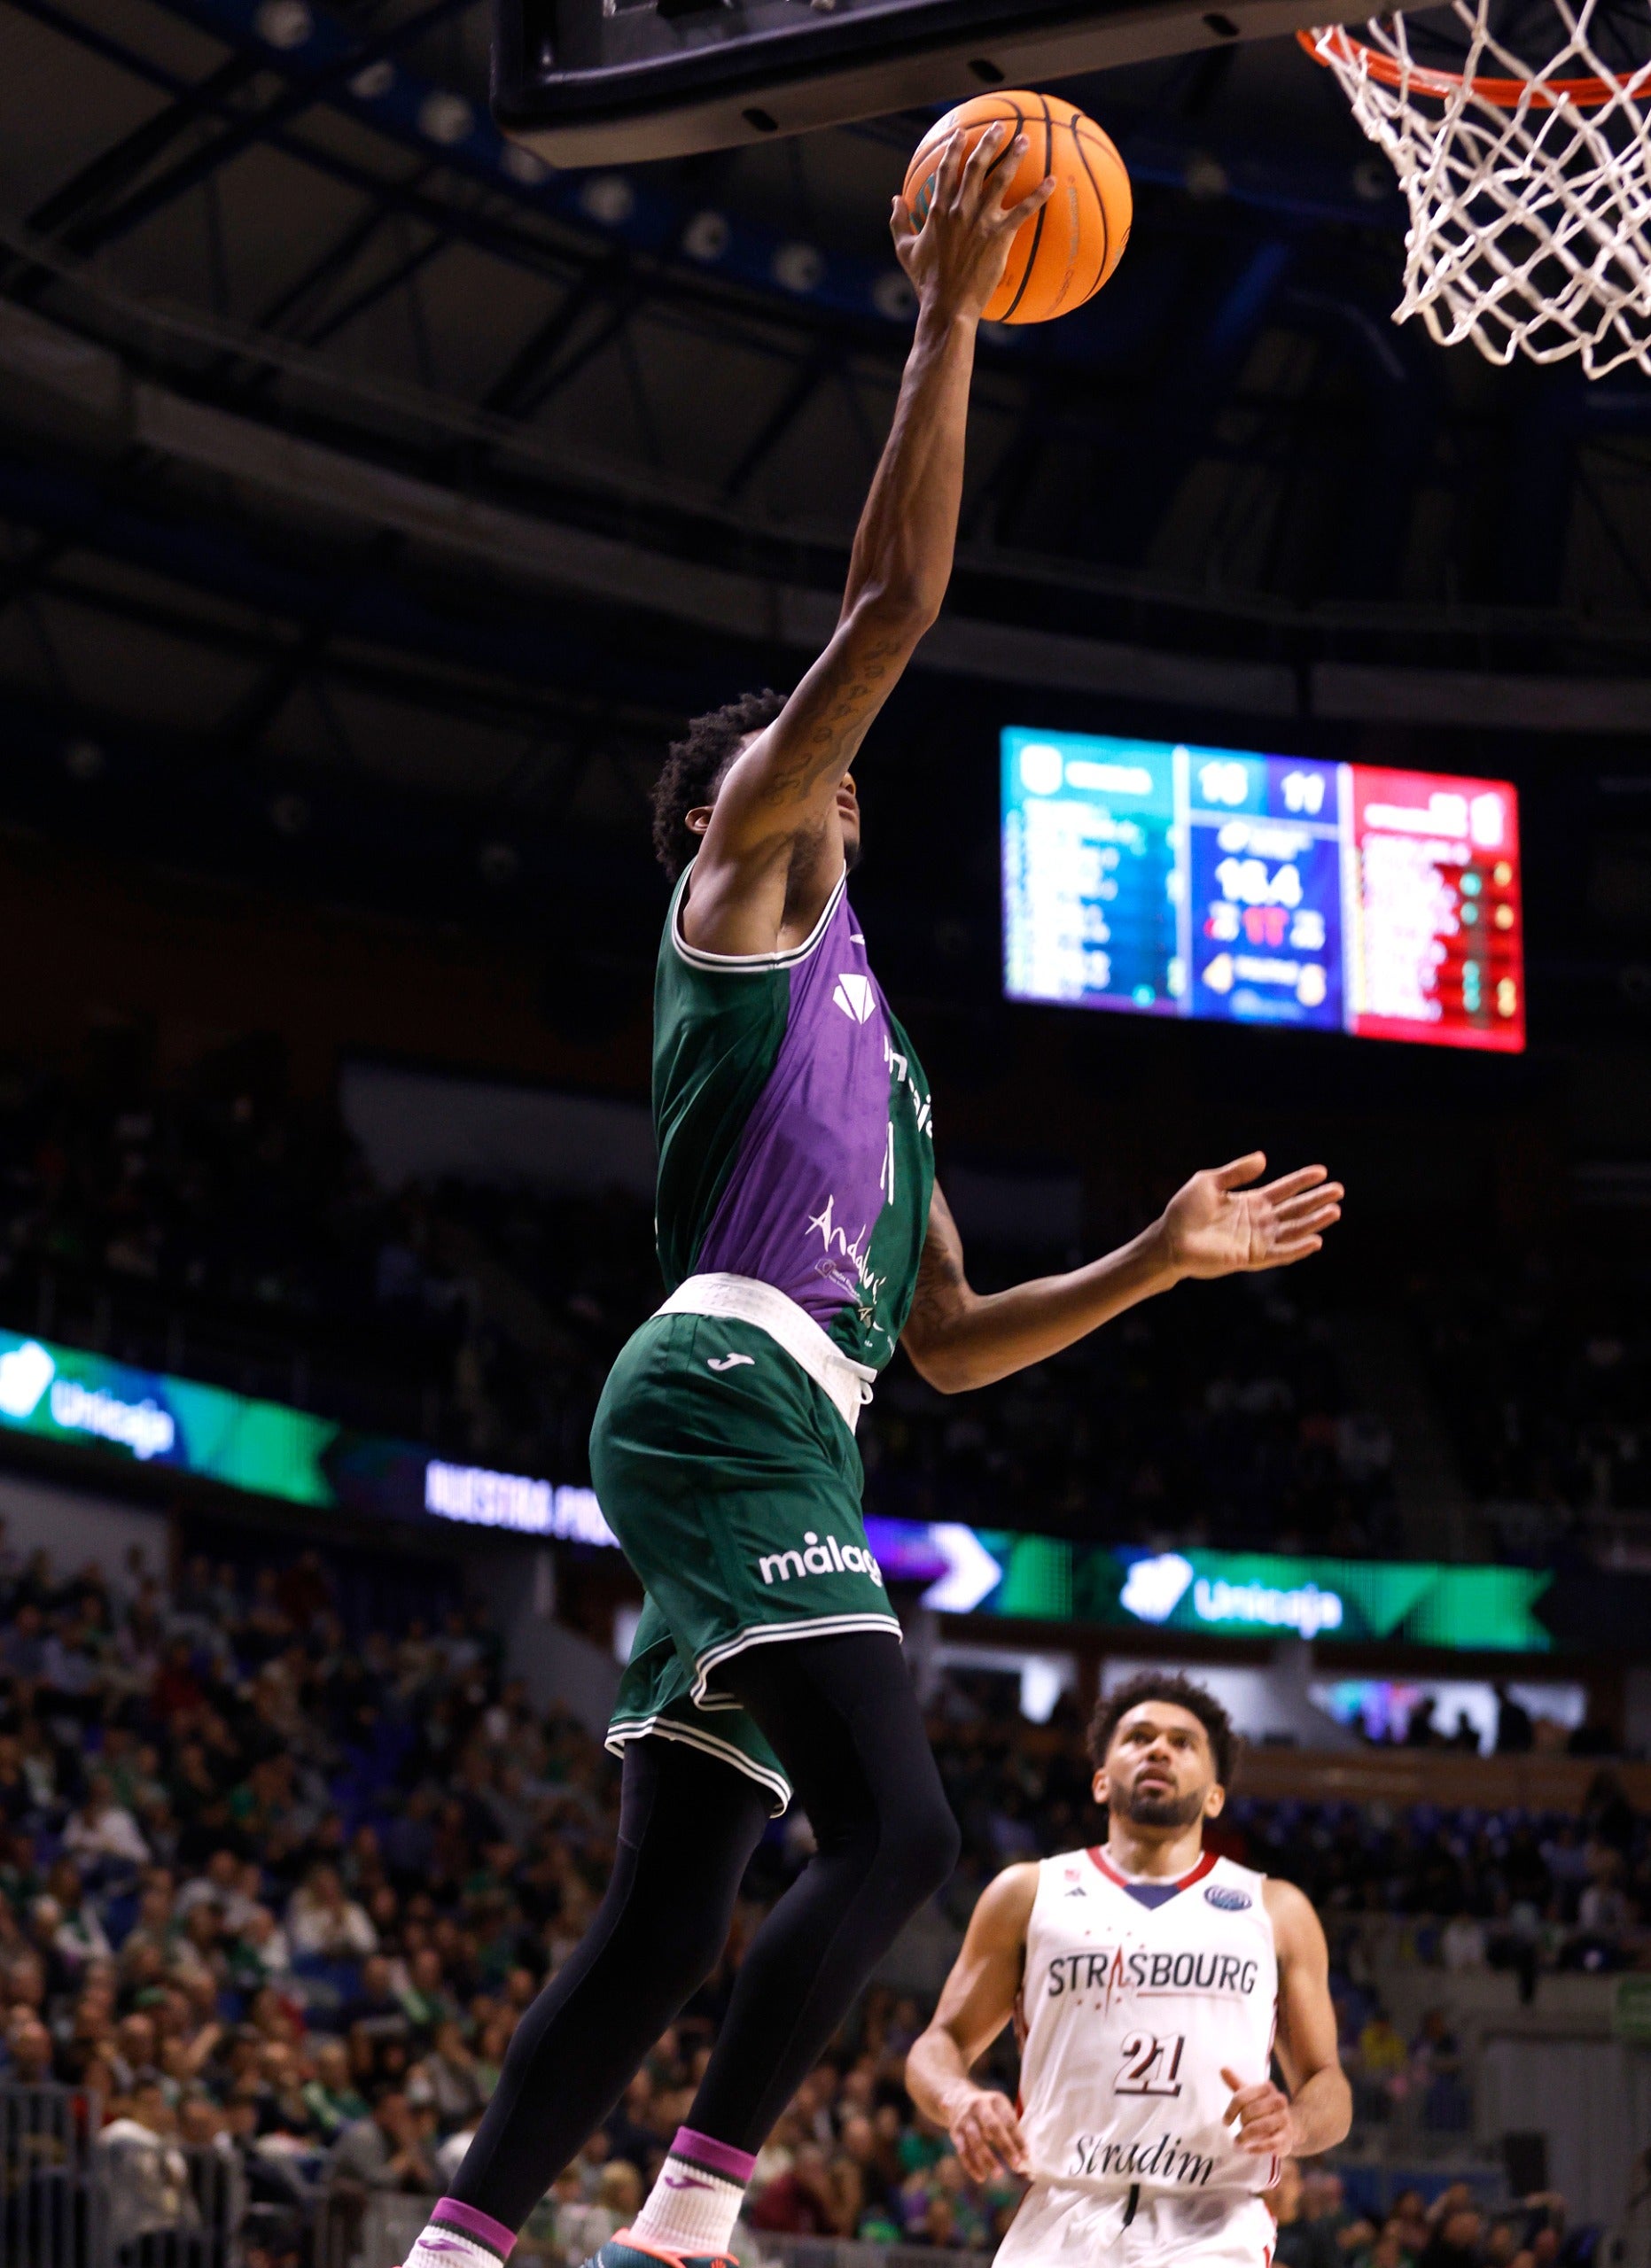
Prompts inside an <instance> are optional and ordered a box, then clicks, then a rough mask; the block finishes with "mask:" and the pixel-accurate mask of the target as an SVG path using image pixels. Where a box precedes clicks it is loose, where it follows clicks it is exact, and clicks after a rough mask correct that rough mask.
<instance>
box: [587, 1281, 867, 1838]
mask: <svg viewBox="0 0 1651 2268" xmlns="http://www.w3.org/2000/svg"><path fill="white" fill-rule="evenodd" d="M590 1471H591V1479H592V1480H593V1481H594V1483H595V1484H596V1496H597V1500H598V1502H599V1503H600V1504H601V1506H602V1510H603V1512H604V1515H605V1517H606V1518H607V1521H608V1525H609V1526H611V1528H612V1530H613V1532H614V1534H616V1535H617V1536H618V1537H619V1542H620V1543H621V1544H622V1545H623V1547H624V1550H625V1556H626V1557H627V1559H628V1560H629V1561H630V1563H631V1565H632V1566H633V1567H634V1568H635V1571H636V1573H637V1574H638V1575H639V1576H640V1577H641V1579H642V1585H643V1588H645V1590H646V1591H647V1594H648V1597H647V1601H646V1603H645V1604H644V1606H643V1610H642V1620H641V1621H640V1623H639V1624H638V1626H637V1630H636V1637H635V1643H634V1644H633V1646H632V1649H631V1658H630V1663H629V1666H627V1670H626V1672H625V1675H624V1678H623V1680H622V1682H621V1683H620V1687H619V1701H618V1704H617V1705H616V1707H615V1710H614V1713H613V1720H612V1722H611V1725H610V1726H609V1728H608V1746H609V1747H610V1748H611V1749H612V1750H613V1751H615V1752H616V1753H618V1752H619V1751H621V1750H622V1749H623V1747H624V1744H626V1742H627V1741H632V1740H640V1739H642V1737H643V1736H645V1735H647V1734H650V1733H652V1734H655V1735H657V1736H660V1737H662V1738H665V1739H667V1740H681V1741H686V1742H687V1743H689V1744H690V1745H691V1746H693V1747H696V1748H699V1749H703V1750H705V1751H706V1752H707V1753H708V1754H711V1755H713V1756H720V1757H722V1758H723V1759H725V1760H726V1761H727V1762H728V1763H729V1764H732V1765H733V1766H735V1767H736V1769H738V1770H740V1771H743V1772H745V1773H747V1774H749V1775H750V1776H751V1777H752V1779H754V1780H758V1781H760V1782H761V1783H762V1784H763V1785H764V1786H765V1787H767V1789H769V1790H771V1792H772V1793H773V1795H774V1798H775V1811H776V1813H777V1812H781V1811H783V1810H784V1808H785V1806H786V1805H787V1804H788V1803H789V1802H790V1792H791V1791H790V1782H789V1781H788V1780H787V1779H786V1776H785V1773H784V1770H783V1767H782V1766H781V1764H780V1761H779V1759H778V1758H777V1757H776V1756H775V1753H774V1751H773V1750H772V1749H771V1748H770V1747H769V1746H768V1744H767V1741H766V1740H764V1738H763V1736H762V1735H761V1733H760V1732H759V1730H758V1728H757V1726H756V1724H755V1723H754V1722H753V1721H752V1719H751V1717H750V1716H749V1715H748V1714H747V1713H746V1711H745V1710H744V1708H743V1707H742V1706H741V1705H740V1704H739V1702H737V1701H736V1699H735V1698H734V1697H733V1695H732V1694H730V1693H728V1692H727V1691H724V1690H719V1689H718V1685H717V1682H716V1672H717V1667H718V1665H719V1664H720V1663H722V1662H725V1661H727V1660H728V1659H729V1658H730V1657H731V1656H733V1655H735V1654H737V1653H742V1652H744V1651H745V1649H746V1648H747V1647H750V1646H761V1645H770V1644H775V1643H783V1641H785V1640H786V1639H790V1638H806V1637H818V1636H824V1635H828V1634H829V1633H830V1632H833V1631H840V1630H888V1631H890V1632H892V1634H893V1635H895V1636H896V1637H898V1636H899V1628H900V1626H899V1621H898V1620H897V1619H896V1618H895V1615H894V1612H893V1610H892V1607H891V1606H890V1604H889V1599H888V1594H887V1592H886V1591H885V1590H884V1584H883V1577H882V1575H881V1573H879V1571H878V1568H877V1564H876V1560H875V1559H874V1558H873V1557H872V1556H871V1550H870V1547H869V1546H868V1543H867V1542H866V1529H865V1523H864V1520H863V1518H862V1517H861V1509H860V1495H861V1487H862V1485H863V1482H864V1478H865V1476H864V1472H863V1470H862V1468H861V1461H860V1451H859V1450H858V1449H856V1447H855V1446H854V1437H853V1433H850V1431H849V1429H848V1427H847V1425H845V1423H844V1421H843V1418H842V1417H841V1416H840V1415H839V1413H838V1411H837V1409H836V1408H835V1406H834V1405H833V1403H832V1402H831V1401H830V1400H829V1396H828V1395H827V1394H825V1392H824V1391H823V1389H822V1387H821V1386H818V1385H817V1384H816V1383H815V1381H814V1379H812V1378H811V1377H810V1376H809V1374H808V1372H807V1371H805V1370H804V1369H803V1368H802V1366H801V1364H800V1363H798V1362H797V1361H796V1360H795V1359H794V1358H793V1357H792V1356H791V1355H788V1354H787V1353H786V1351H785V1349H784V1348H783V1347H781V1346H780V1345H779V1344H778V1343H777V1342H776V1341H775V1340H773V1339H771V1338H770V1337H769V1336H768V1333H767V1332H766V1331H764V1330H762V1329H760V1328H759V1326H758V1325H757V1324H752V1323H746V1322H744V1321H743V1320H740V1319H737V1318H734V1317H710V1316H699V1315H664V1314H662V1315H656V1316H651V1317H650V1318H649V1320H648V1321H647V1322H646V1323H644V1324H642V1328H641V1330H640V1331H638V1332H636V1333H635V1336H634V1337H633V1338H632V1339H631V1340H629V1341H628V1342H627V1345H626V1346H625V1348H623V1350H622V1351H621V1353H620V1355H619V1360H618V1362H617V1363H615V1364H614V1366H613V1371H612V1374H611V1377H610V1378H609V1379H608V1383H607V1386H606V1387H605V1388H604V1392H603V1396H602V1400H601V1402H600V1403H599V1404H598V1406H597V1410H596V1422H595V1424H594V1425H593V1426H592V1428H591V1436H590Z"/></svg>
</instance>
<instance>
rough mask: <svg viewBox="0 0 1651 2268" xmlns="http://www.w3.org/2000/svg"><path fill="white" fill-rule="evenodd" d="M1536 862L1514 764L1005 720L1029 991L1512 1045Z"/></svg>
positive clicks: (1020, 962) (1011, 935) (1007, 873)
mask: <svg viewBox="0 0 1651 2268" xmlns="http://www.w3.org/2000/svg"><path fill="white" fill-rule="evenodd" d="M1519 882H1520V874H1519V809H1518V800H1517V797H1516V796H1515V792H1514V789H1513V788H1511V787H1509V786H1508V785H1507V782H1506V781H1499V780H1460V779H1455V778H1452V777H1449V776H1446V775H1445V774H1442V773H1432V772H1390V771H1385V770H1382V769H1381V768H1379V767H1376V766H1374V765H1363V764H1327V763H1322V762H1320V761H1319V760H1318V759H1316V758H1313V757H1281V756H1261V755H1257V754H1254V753H1251V752H1249V751H1246V750H1237V749H1212V748H1190V747H1188V746H1186V745H1184V744H1182V743H1180V742H1176V743H1171V742H1164V741H1140V740H1126V739H1114V738H1112V737H1110V736H1105V735H1102V734H1086V733H1041V732H1037V731H1034V730H1032V729H1030V728H1028V727H1025V726H1009V728H1008V729H1007V730H1006V731H1005V733H1004V734H1003V956H1004V990H1005V992H1006V993H1007V995H1008V996H1009V998H1011V999H1015V1000H1054V1001H1060V1002H1063V1003H1064V1004H1066V1005H1068V1006H1072V1007H1080V1008H1118V1009H1124V1010H1126V1011H1129V1012H1131V1013H1133V1014H1144V1015H1158V1016H1195V1017H1201V1018H1210V1019H1214V1020H1218V1021H1221V1022H1225V1023H1248V1024H1285V1025H1299V1026H1305V1027H1307V1028H1309V1029H1317V1030H1328V1031H1346V1032H1352V1033H1354V1034H1356V1035H1357V1036H1358V1037H1361V1038H1367V1039H1415V1040H1424V1041H1428V1042H1430V1043H1432V1044H1433V1045H1437V1046H1444V1047H1481V1048H1497V1049H1500V1050H1503V1051H1504V1052H1509V1053H1516V1052H1519V1051H1520V1050H1521V1049H1523V1046H1524V1044H1525V983H1524V962H1523V922H1522V918H1521V908H1520V889H1519Z"/></svg>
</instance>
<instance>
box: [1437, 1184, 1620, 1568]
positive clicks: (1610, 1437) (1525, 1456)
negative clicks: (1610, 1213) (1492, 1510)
mask: <svg viewBox="0 0 1651 2268" xmlns="http://www.w3.org/2000/svg"><path fill="white" fill-rule="evenodd" d="M1581 1227H1585V1223H1583V1224H1580V1226H1579V1231H1578V1233H1577V1234H1575V1235H1573V1236H1570V1237H1568V1239H1567V1240H1566V1246H1565V1249H1564V1252H1563V1254H1562V1257H1560V1258H1550V1257H1549V1256H1547V1255H1545V1254H1540V1253H1526V1254H1520V1255H1517V1256H1514V1257H1509V1258H1505V1259H1504V1260H1502V1261H1501V1262H1499V1264H1498V1265H1495V1266H1489V1265H1487V1266H1484V1267H1482V1268H1479V1269H1472V1268H1465V1267H1460V1266H1459V1267H1458V1268H1456V1269H1455V1270H1452V1273H1451V1274H1450V1275H1449V1276H1448V1277H1445V1276H1444V1275H1443V1274H1442V1273H1440V1272H1437V1271H1434V1272H1427V1273H1423V1274H1421V1275H1420V1276H1419V1277H1418V1278H1417V1279H1416V1281H1415V1283H1414V1285H1413V1310H1414V1314H1415V1317H1416V1324H1417V1329H1418V1333H1419V1336H1420V1338H1421V1344H1422V1347H1423V1349H1424V1352H1425V1355H1426V1359H1427V1362H1428V1364H1429V1371H1430V1374H1431V1376H1432V1377H1433V1379H1434V1380H1435V1383H1436V1385H1437V1397H1438V1406H1439V1409H1440V1410H1441V1412H1442V1414H1443V1415H1444V1416H1445V1418H1446V1420H1447V1423H1448V1424H1449V1425H1450V1427H1451V1429H1452V1433H1453V1434H1454V1436H1455V1446H1456V1449H1457V1454H1458V1456H1459V1458H1460V1464H1461V1467H1462V1472H1463V1476H1464V1478H1465V1480H1467V1482H1468V1486H1469V1487H1470V1488H1471V1489H1472V1490H1473V1492H1474V1494H1475V1495H1476V1496H1477V1497H1479V1498H1480V1499H1481V1500H1482V1501H1483V1502H1485V1503H1490V1504H1491V1505H1494V1506H1497V1507H1499V1508H1500V1509H1499V1512H1498V1514H1497V1527H1498V1533H1499V1541H1500V1542H1501V1543H1502V1546H1503V1550H1504V1556H1505V1557H1515V1558H1524V1559H1529V1560H1530V1561H1532V1562H1535V1563H1538V1564H1541V1565H1555V1564H1558V1565H1564V1564H1566V1563H1567V1561H1569V1562H1571V1563H1572V1564H1578V1565H1580V1564H1585V1563H1586V1560H1587V1558H1588V1557H1589V1556H1590V1553H1589V1538H1588V1529H1589V1526H1590V1521H1591V1516H1595V1515H1599V1514H1601V1513H1605V1514H1608V1513H1610V1512H1612V1511H1624V1510H1626V1511H1631V1512H1632V1511H1651V1419H1648V1418H1647V1412H1651V1330H1647V1324H1646V1289H1647V1265H1646V1262H1645V1258H1644V1255H1643V1254H1639V1255H1636V1253H1635V1251H1634V1249H1633V1247H1632V1243H1631V1242H1630V1241H1629V1240H1627V1239H1624V1237H1623V1236H1622V1234H1621V1232H1620V1230H1619V1229H1616V1228H1615V1224H1614V1232H1613V1233H1612V1234H1611V1235H1610V1236H1607V1235H1606V1234H1605V1233H1603V1231H1602V1230H1597V1231H1595V1232H1594V1233H1593V1235H1592V1236H1588V1235H1585V1234H1584V1233H1581V1232H1580V1228H1581Z"/></svg>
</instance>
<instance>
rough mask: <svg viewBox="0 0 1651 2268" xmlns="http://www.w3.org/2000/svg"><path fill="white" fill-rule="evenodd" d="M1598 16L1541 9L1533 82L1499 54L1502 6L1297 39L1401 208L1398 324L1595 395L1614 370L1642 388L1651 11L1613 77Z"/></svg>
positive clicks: (1650, 209) (1548, 0)
mask: <svg viewBox="0 0 1651 2268" xmlns="http://www.w3.org/2000/svg"><path fill="white" fill-rule="evenodd" d="M1608 4H1609V0H1583V4H1582V5H1580V6H1577V7H1573V6H1572V5H1570V4H1569V0H1540V5H1541V13H1542V15H1543V17H1544V19H1547V20H1549V21H1550V22H1551V26H1552V29H1551V33H1548V32H1544V33H1541V34H1539V35H1538V36H1539V38H1540V40H1541V42H1542V43H1543V44H1545V45H1551V47H1552V52H1551V53H1550V54H1549V56H1548V58H1547V60H1546V62H1539V63H1535V64H1533V63H1532V62H1530V60H1529V59H1528V58H1526V57H1524V56H1522V55H1521V54H1519V53H1518V52H1516V51H1515V49H1514V48H1513V47H1512V46H1511V45H1510V44H1509V43H1508V41H1509V39H1510V38H1511V37H1512V36H1513V35H1512V33H1511V32H1510V31H1509V29H1508V26H1507V8H1506V5H1505V4H1502V0H1451V4H1450V5H1449V7H1448V8H1447V9H1438V10H1432V11H1429V12H1428V14H1427V15H1426V16H1425V17H1423V16H1418V17H1416V18H1414V19H1406V17H1405V16H1404V15H1391V16H1380V17H1375V18H1373V19H1371V20H1370V21H1369V22H1368V23H1367V24H1365V25H1363V26H1361V27H1359V31H1358V33H1357V34H1355V33H1354V32H1352V31H1350V30H1347V29H1344V28H1343V27H1341V26H1339V25H1328V26H1325V27H1321V28H1320V29H1319V30H1316V31H1304V32H1298V33H1297V38H1298V39H1299V40H1300V42H1301V44H1302V45H1303V47H1304V48H1305V50H1306V51H1307V53H1308V54H1309V55H1311V56H1312V58H1313V60H1314V61H1315V62H1317V63H1321V64H1323V65H1324V66H1326V67H1327V68H1328V70H1330V71H1332V72H1333V73H1334V74H1335V75H1336V79H1337V81H1338V82H1340V85H1341V88H1342V90H1343V93H1344V94H1345V95H1346V97H1347V98H1348V100H1349V102H1350V103H1351V105H1352V112H1353V116H1354V117H1355V118H1356V119H1357V120H1358V121H1359V126H1360V127H1361V128H1362V129H1363V131H1364V132H1365V134H1366V135H1367V136H1368V137H1369V139H1370V140H1371V141H1372V142H1374V143H1375V144H1376V145H1377V146H1378V148H1380V149H1382V150H1384V151H1386V153H1387V155H1388V157H1389V158H1390V159H1391V160H1392V164H1393V169H1394V171H1395V172H1396V173H1397V175H1398V183H1399V187H1400V188H1401V190H1403V191H1404V193H1405V200H1406V204H1407V206H1409V208H1410V226H1409V228H1408V229H1406V235H1405V290H1404V296H1403V298H1402V299H1401V300H1400V302H1399V304H1398V307H1396V308H1395V309H1394V311H1393V320H1394V321H1395V322H1406V321H1407V320H1408V319H1409V318H1410V317H1411V316H1412V315H1420V316H1421V319H1422V322H1424V323H1425V324H1426V325H1427V328H1428V330H1429V333H1430V334H1431V335H1432V337H1433V338H1436V339H1437V341H1438V342H1439V344H1440V345H1441V346H1456V345H1458V344H1460V341H1462V340H1463V339H1471V340H1472V341H1473V343H1474V345H1475V346H1476V347H1477V348H1478V349H1479V352H1480V353H1482V354H1484V356H1485V357H1486V358H1487V360H1489V361H1492V362H1499V363H1504V364H1506V363H1508V362H1511V361H1513V359H1514V357H1515V354H1516V353H1517V354H1525V355H1528V356H1529V357H1530V360H1531V361H1536V362H1558V361H1564V360H1565V359H1566V358H1567V357H1568V356H1569V355H1572V354H1576V355H1579V356H1580V357H1581V360H1582V365H1583V368H1584V369H1585V371H1586V372H1587V374H1588V376H1589V377H1591V378H1599V377H1604V376H1605V375H1606V373H1607V372H1608V371H1609V370H1614V369H1617V368H1619V366H1620V365H1621V364H1623V363H1624V362H1635V363H1638V365H1639V368H1640V369H1642V370H1645V371H1646V372H1647V374H1648V375H1651V119H1648V117H1647V113H1648V112H1651V8H1647V7H1645V6H1643V5H1641V6H1640V7H1639V10H1638V13H1639V14H1640V15H1643V17H1644V19H1645V20H1644V24H1643V27H1641V26H1639V25H1638V23H1635V24H1634V25H1633V26H1632V27H1631V28H1632V30H1633V31H1639V30H1643V35H1644V36H1643V42H1642V54H1641V55H1640V57H1639V58H1618V57H1616V56H1615V55H1614V54H1612V55H1610V56H1609V58H1608V56H1607V55H1602V54H1601V53H1600V48H1601V47H1607V48H1608V47H1609V45H1610V40H1609V39H1608V37H1607V36H1606V35H1607V34H1610V35H1614V36H1615V38H1616V43H1617V44H1621V43H1622V26H1621V20H1620V12H1617V13H1613V14H1611V15H1609V16H1608V12H1607V11H1608ZM1493 10H1494V11H1496V12H1497V13H1498V15H1499V30H1498V31H1493V30H1492V28H1491V17H1492V13H1493ZM1522 14H1523V18H1525V19H1529V16H1530V9H1529V8H1525V9H1523V11H1522ZM1525 43H1528V41H1527V42H1525ZM1429 44H1432V45H1434V46H1436V47H1441V46H1442V47H1443V48H1444V49H1445V50H1446V51H1445V56H1444V58H1443V61H1441V60H1440V59H1437V58H1430V57H1429V55H1428V54H1427V52H1426V49H1427V47H1428V45H1429ZM1418 47H1421V49H1422V50H1423V51H1422V52H1421V53H1418V52H1417V49H1418ZM1614 63H1616V64H1620V66H1621V67H1616V68H1614V67H1613V64H1614ZM1446 66H1448V67H1446Z"/></svg>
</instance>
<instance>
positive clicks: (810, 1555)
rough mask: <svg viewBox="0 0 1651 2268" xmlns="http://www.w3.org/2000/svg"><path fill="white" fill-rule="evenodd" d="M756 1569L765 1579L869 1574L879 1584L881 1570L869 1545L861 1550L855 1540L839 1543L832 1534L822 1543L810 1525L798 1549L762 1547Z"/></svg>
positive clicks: (881, 1577)
mask: <svg viewBox="0 0 1651 2268" xmlns="http://www.w3.org/2000/svg"><path fill="white" fill-rule="evenodd" d="M757 1573H759V1575H760V1576H761V1577H762V1580H763V1581H764V1582H765V1583H790V1582H795V1581H800V1580H801V1578H802V1577H803V1576H805V1575H841V1574H850V1575H869V1576H870V1578H871V1580H872V1581H873V1582H874V1583H876V1584H877V1585H879V1586H881V1585H882V1583H883V1570H882V1568H881V1567H879V1566H878V1565H877V1563H876V1560H875V1559H874V1558H873V1557H872V1556H871V1552H870V1550H869V1548H867V1549H864V1550H862V1549H861V1546H860V1545H859V1544H858V1543H839V1542H837V1538H836V1536H834V1535H829V1536H827V1538H826V1540H825V1542H823V1543H822V1542H821V1541H820V1538H819V1536H818V1535H817V1534H815V1533H814V1529H813V1528H811V1527H810V1528H805V1529H804V1531H803V1549H802V1550H800V1551H765V1552H764V1554H763V1556H762V1557H761V1558H760V1559H759V1560H758V1562H757Z"/></svg>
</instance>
